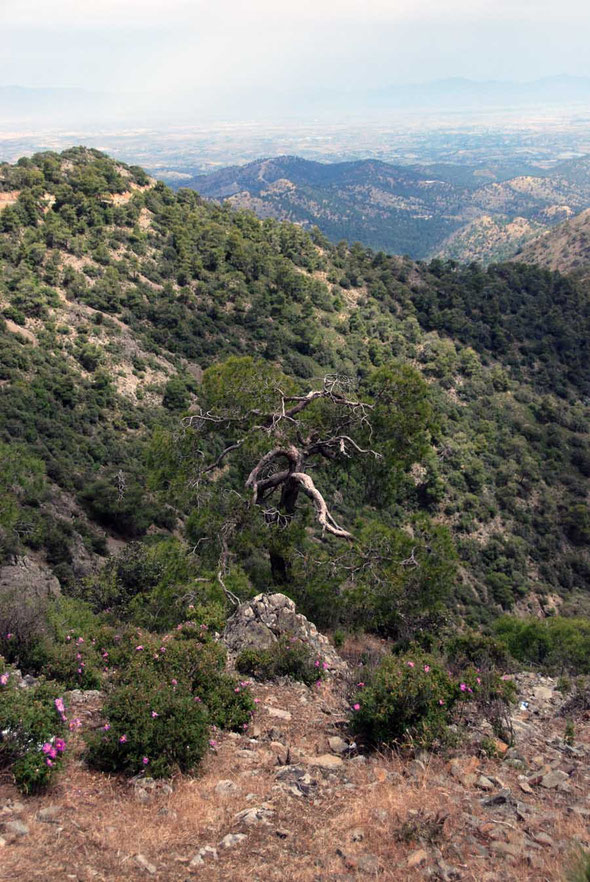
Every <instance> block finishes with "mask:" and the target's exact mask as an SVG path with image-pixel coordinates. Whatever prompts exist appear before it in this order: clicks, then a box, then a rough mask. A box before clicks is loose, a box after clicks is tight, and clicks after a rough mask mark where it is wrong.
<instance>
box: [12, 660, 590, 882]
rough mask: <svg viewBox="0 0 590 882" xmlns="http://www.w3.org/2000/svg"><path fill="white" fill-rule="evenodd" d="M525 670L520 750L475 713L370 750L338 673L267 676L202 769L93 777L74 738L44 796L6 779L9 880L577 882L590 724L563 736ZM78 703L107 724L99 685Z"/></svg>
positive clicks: (547, 691) (587, 839)
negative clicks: (486, 749) (407, 741)
mask: <svg viewBox="0 0 590 882" xmlns="http://www.w3.org/2000/svg"><path fill="white" fill-rule="evenodd" d="M517 681H518V689H519V702H518V704H517V705H516V711H515V714H514V728H515V737H516V741H515V745H514V746H513V747H510V748H508V749H507V748H506V746H505V745H502V744H501V743H500V744H498V745H497V750H498V754H497V756H495V757H492V758H490V757H488V756H486V755H485V754H483V753H482V751H481V749H480V744H481V738H482V732H481V731H479V730H478V731H476V730H475V729H471V728H470V727H469V724H468V723H467V722H466V725H465V731H464V736H465V737H464V739H463V743H462V745H461V747H460V748H458V749H457V750H456V751H454V752H451V753H450V754H449V755H447V756H445V757H441V756H432V755H427V754H424V755H421V756H419V757H417V758H416V757H414V758H406V759H401V758H399V757H397V756H391V755H385V754H383V755H381V754H373V755H370V756H363V755H359V754H358V753H357V751H356V750H355V748H354V746H352V745H351V744H350V742H349V740H348V738H347V736H346V716H347V706H346V702H345V698H344V694H343V686H342V684H341V682H340V681H339V680H337V679H336V680H332V681H330V682H327V683H324V684H322V686H320V687H319V688H317V687H316V688H312V689H309V688H307V687H305V686H302V685H298V684H293V683H275V684H271V685H260V684H255V685H254V686H253V694H254V696H255V697H256V698H257V699H258V702H257V713H256V716H255V719H254V721H253V724H252V726H251V727H250V731H249V732H248V734H244V735H236V734H223V735H221V736H219V738H218V741H217V743H216V744H214V745H213V747H212V748H211V752H210V755H209V756H208V757H207V759H206V761H205V762H204V764H203V768H202V771H201V773H200V775H199V776H198V777H196V778H188V777H178V778H177V779H174V780H172V781H166V782H155V781H153V780H150V779H149V778H147V777H146V778H140V779H137V780H135V781H132V782H129V781H125V780H123V779H120V778H108V777H106V776H103V775H99V774H93V773H90V772H89V771H88V770H87V769H86V768H85V767H84V765H83V763H82V761H81V758H80V750H81V738H80V736H79V735H78V741H77V744H76V745H74V746H73V749H72V751H71V754H70V757H69V762H68V764H67V768H66V769H65V771H64V774H63V775H62V776H61V777H60V779H59V782H58V783H57V784H56V786H55V787H54V789H53V790H52V791H51V792H50V793H48V794H47V795H45V796H44V797H42V798H30V799H24V798H22V797H20V796H19V794H18V793H17V791H16V790H15V789H14V787H13V785H12V783H11V781H10V778H9V776H8V775H7V774H6V775H5V776H4V778H3V779H2V780H1V782H0V837H1V838H0V846H1V850H0V879H2V880H14V882H17V880H22V882H25V880H26V882H31V880H35V879H44V880H78V882H86V880H104V882H123V880H140V879H149V878H153V879H161V880H166V882H168V880H170V882H173V880H174V882H176V880H178V882H189V880H190V882H192V880H193V879H199V878H200V879H204V880H207V882H217V880H219V882H222V880H223V882H226V880H246V879H248V880H252V882H256V880H259V882H267V880H268V882H272V880H279V879H280V880H281V882H287V880H301V882H332V880H334V882H336V880H340V882H350V880H356V879H359V880H360V879H365V878H366V879H371V878H374V879H377V878H378V879H381V880H402V879H403V880H406V879H407V880H413V879H416V880H419V879H429V878H430V879H440V880H453V879H461V880H465V882H502V880H515V879H518V880H561V879H564V878H565V877H564V873H565V871H566V869H567V866H568V863H569V862H570V861H571V857H572V854H573V853H574V852H575V848H576V845H577V844H578V845H580V844H581V845H583V846H588V845H590V768H589V766H588V757H589V756H590V719H588V716H589V715H588V714H587V718H586V719H583V718H582V719H577V720H576V725H575V735H574V743H573V745H568V744H566V743H565V742H564V731H565V720H564V718H563V717H562V716H559V715H558V712H559V708H560V706H561V704H562V703H563V697H562V695H561V693H560V692H558V691H557V689H556V682H555V681H554V680H551V679H548V678H543V677H540V676H536V675H520V676H518V678H517ZM525 703H528V706H525ZM71 705H72V710H73V713H75V714H76V715H77V716H78V717H79V718H80V719H81V721H82V731H83V729H84V728H87V727H93V726H97V725H99V724H100V695H99V694H98V693H73V694H72V696H71Z"/></svg>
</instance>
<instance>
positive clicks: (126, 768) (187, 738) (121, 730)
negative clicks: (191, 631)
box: [87, 669, 209, 778]
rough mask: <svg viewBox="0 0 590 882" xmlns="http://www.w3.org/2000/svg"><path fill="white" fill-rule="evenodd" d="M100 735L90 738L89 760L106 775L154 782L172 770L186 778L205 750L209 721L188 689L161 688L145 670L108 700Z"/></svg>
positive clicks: (164, 685)
mask: <svg viewBox="0 0 590 882" xmlns="http://www.w3.org/2000/svg"><path fill="white" fill-rule="evenodd" d="M103 712H104V714H105V717H106V719H107V723H105V725H104V727H103V729H102V730H99V731H98V732H96V733H93V734H91V735H89V736H88V739H87V744H88V750H87V759H88V762H89V763H90V765H91V766H93V767H95V768H98V769H101V770H102V771H107V772H126V773H128V774H137V773H138V772H139V771H141V770H142V769H147V770H149V773H150V775H152V776H153V777H156V778H157V777H163V776H167V775H170V774H171V773H172V772H173V771H174V770H175V769H177V768H178V769H180V770H181V771H184V772H188V771H191V770H192V769H194V768H195V767H196V766H197V765H198V764H199V762H200V760H201V759H202V757H203V754H204V753H205V751H206V749H207V739H208V732H209V716H208V713H207V710H206V708H205V707H204V705H203V704H200V703H198V702H196V701H195V697H194V696H193V694H192V692H191V690H190V688H189V686H188V684H187V683H186V682H185V683H180V684H177V685H175V684H173V683H172V682H171V681H169V682H164V681H162V679H161V678H160V677H158V676H157V674H156V672H155V671H153V670H152V669H144V670H143V671H142V673H141V675H139V676H137V677H136V678H135V679H134V682H133V683H126V684H122V685H119V686H118V687H116V688H115V689H114V690H113V691H112V693H111V694H110V695H109V697H108V698H107V701H106V703H105V706H104V709H103Z"/></svg>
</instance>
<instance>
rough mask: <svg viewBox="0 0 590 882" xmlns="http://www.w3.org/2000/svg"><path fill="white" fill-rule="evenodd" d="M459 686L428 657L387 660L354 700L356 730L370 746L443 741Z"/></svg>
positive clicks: (415, 656)
mask: <svg viewBox="0 0 590 882" xmlns="http://www.w3.org/2000/svg"><path fill="white" fill-rule="evenodd" d="M460 697H461V691H460V689H459V684H458V683H456V682H455V681H454V680H453V678H452V677H451V676H450V675H449V674H448V673H447V671H445V670H444V669H443V668H442V667H441V666H440V665H438V664H437V663H436V662H435V661H434V660H433V659H432V658H430V657H429V656H426V655H412V656H411V657H410V656H405V655H404V656H387V657H386V658H385V659H383V661H382V662H381V664H380V665H379V667H378V668H377V670H376V671H375V673H374V675H373V677H372V679H371V681H370V683H368V684H367V685H366V686H364V687H362V692H360V693H359V694H358V695H357V697H356V698H355V700H354V702H353V710H354V714H353V717H352V729H353V732H354V733H355V734H356V735H358V736H360V737H361V738H362V739H363V740H365V741H366V742H367V743H368V744H369V745H372V746H378V745H385V746H388V747H394V746H398V745H401V744H402V743H404V742H406V743H407V742H409V741H412V742H414V743H416V744H419V745H420V746H422V747H432V746H433V745H434V744H435V743H438V742H442V741H444V740H445V738H446V736H447V731H448V725H449V722H450V719H451V711H452V709H453V707H454V705H455V704H456V702H457V701H459V700H460Z"/></svg>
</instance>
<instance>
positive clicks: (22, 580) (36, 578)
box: [0, 557, 59, 598]
mask: <svg viewBox="0 0 590 882" xmlns="http://www.w3.org/2000/svg"><path fill="white" fill-rule="evenodd" d="M7 593H10V594H14V595H15V596H17V597H23V598H24V597H29V598H40V597H51V596H55V595H57V594H59V582H58V580H57V579H56V578H55V576H54V575H53V573H52V572H51V570H48V569H46V568H45V567H42V566H40V565H39V564H38V563H36V562H35V561H34V560H31V559H30V558H28V557H23V558H21V559H20V560H19V563H17V564H13V565H11V566H5V567H0V596H3V595H5V594H7Z"/></svg>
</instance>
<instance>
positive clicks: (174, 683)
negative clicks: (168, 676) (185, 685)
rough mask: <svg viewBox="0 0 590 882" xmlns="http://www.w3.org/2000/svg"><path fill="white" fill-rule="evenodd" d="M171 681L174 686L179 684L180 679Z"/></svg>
mask: <svg viewBox="0 0 590 882" xmlns="http://www.w3.org/2000/svg"><path fill="white" fill-rule="evenodd" d="M170 682H171V683H172V685H173V686H178V680H171V681H170Z"/></svg>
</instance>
